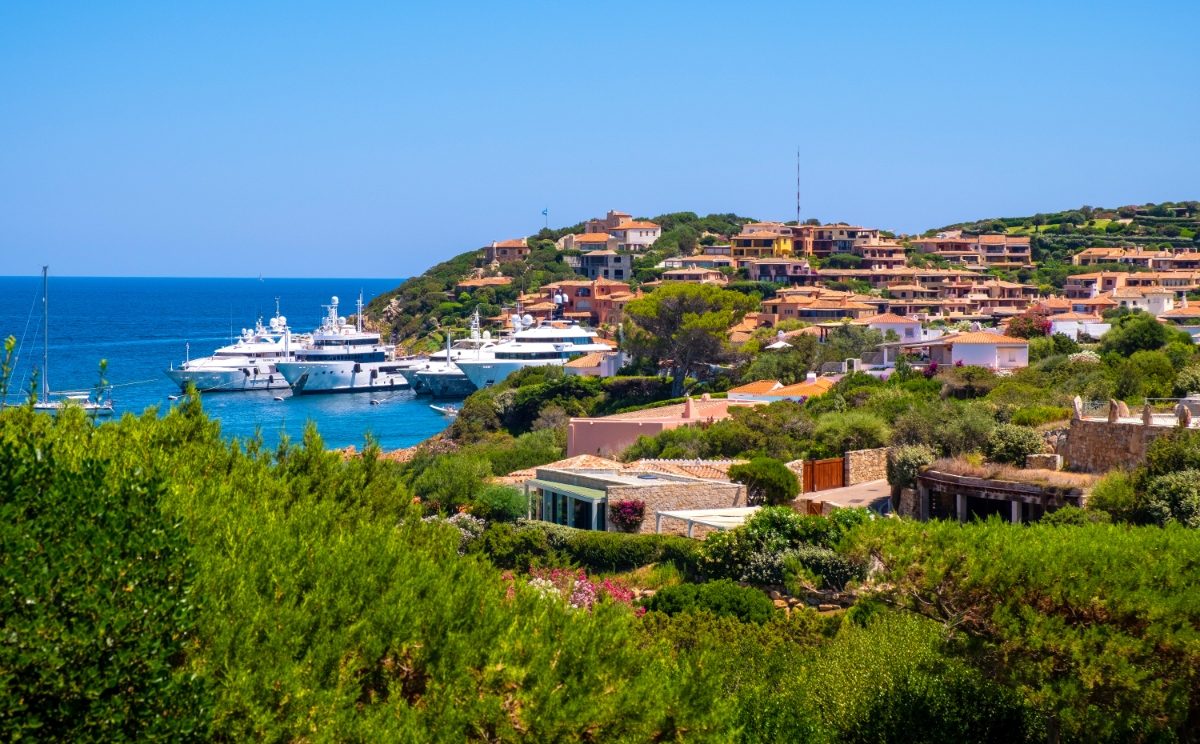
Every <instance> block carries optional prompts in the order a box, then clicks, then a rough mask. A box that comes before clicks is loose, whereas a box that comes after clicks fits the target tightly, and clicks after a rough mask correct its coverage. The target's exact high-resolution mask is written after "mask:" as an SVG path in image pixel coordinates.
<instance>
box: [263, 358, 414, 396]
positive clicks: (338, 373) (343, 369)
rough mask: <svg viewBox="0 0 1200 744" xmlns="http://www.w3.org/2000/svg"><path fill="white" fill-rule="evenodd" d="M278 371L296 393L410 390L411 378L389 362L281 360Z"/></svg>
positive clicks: (318, 393) (319, 393)
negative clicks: (409, 380) (392, 366)
mask: <svg viewBox="0 0 1200 744" xmlns="http://www.w3.org/2000/svg"><path fill="white" fill-rule="evenodd" d="M277 367H278V369H279V373H280V374H281V375H283V378H284V379H285V380H287V382H288V385H289V386H291V388H292V393H293V394H295V395H321V394H326V393H363V392H371V391H388V390H407V389H408V388H409V387H410V386H409V383H408V379H407V378H406V377H405V376H404V375H403V374H402V373H400V372H399V371H396V370H395V369H393V368H391V366H390V365H389V364H388V363H382V364H372V363H355V362H319V363H318V362H280V363H279V364H278V365H277Z"/></svg>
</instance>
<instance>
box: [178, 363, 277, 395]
mask: <svg viewBox="0 0 1200 744" xmlns="http://www.w3.org/2000/svg"><path fill="white" fill-rule="evenodd" d="M166 374H167V377H169V378H171V381H172V382H174V383H175V384H176V385H178V386H179V389H180V390H181V391H183V392H187V388H188V385H189V384H195V386H196V390H198V391H200V392H202V393H223V392H230V393H234V392H245V391H250V390H283V389H285V388H287V387H288V381H287V380H286V379H284V377H283V375H282V374H280V373H279V371H278V370H277V369H275V367H274V366H271V367H266V368H262V367H245V368H241V367H239V368H230V369H197V370H189V369H169V370H167V372H166Z"/></svg>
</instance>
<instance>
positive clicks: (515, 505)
mask: <svg viewBox="0 0 1200 744" xmlns="http://www.w3.org/2000/svg"><path fill="white" fill-rule="evenodd" d="M528 509H529V504H528V501H526V499H525V494H523V493H521V491H520V490H518V489H516V488H513V487H512V486H498V485H491V486H484V487H483V488H481V489H480V490H479V491H478V492H476V494H475V498H474V499H472V500H471V513H472V514H474V515H476V516H478V517H480V518H482V519H486V520H488V521H489V522H515V521H516V520H518V519H520V518H522V517H524V516H525V514H526V512H527V511H528Z"/></svg>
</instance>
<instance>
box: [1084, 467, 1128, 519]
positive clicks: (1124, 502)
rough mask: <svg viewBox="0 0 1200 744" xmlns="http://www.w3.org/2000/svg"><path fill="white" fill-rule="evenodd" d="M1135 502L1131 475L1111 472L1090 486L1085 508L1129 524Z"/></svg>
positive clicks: (1118, 471) (1119, 471)
mask: <svg viewBox="0 0 1200 744" xmlns="http://www.w3.org/2000/svg"><path fill="white" fill-rule="evenodd" d="M1137 502H1138V496H1137V490H1136V488H1135V486H1134V477H1133V475H1132V474H1130V473H1127V472H1125V471H1124V470H1113V471H1111V472H1109V473H1108V474H1107V475H1105V476H1104V477H1103V478H1101V479H1100V480H1098V481H1096V484H1095V485H1094V486H1092V492H1091V494H1089V495H1088V500H1087V508H1088V509H1095V510H1097V511H1102V512H1105V513H1107V514H1108V515H1110V516H1111V517H1112V518H1113V519H1114V520H1116V521H1123V522H1131V521H1133V519H1134V514H1135V512H1136V510H1137Z"/></svg>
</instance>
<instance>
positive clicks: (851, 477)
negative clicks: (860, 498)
mask: <svg viewBox="0 0 1200 744" xmlns="http://www.w3.org/2000/svg"><path fill="white" fill-rule="evenodd" d="M887 458H888V448H887V447H880V448H878V449H869V450H856V451H854V452H847V453H846V485H847V486H854V485H858V484H859V483H866V482H868V481H874V480H880V479H882V478H887Z"/></svg>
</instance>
